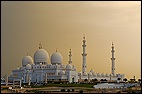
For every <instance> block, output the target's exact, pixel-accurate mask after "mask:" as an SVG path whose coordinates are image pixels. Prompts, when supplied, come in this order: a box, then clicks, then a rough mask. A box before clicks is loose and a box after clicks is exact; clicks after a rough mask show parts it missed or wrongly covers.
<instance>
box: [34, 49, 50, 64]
mask: <svg viewBox="0 0 142 94" xmlns="http://www.w3.org/2000/svg"><path fill="white" fill-rule="evenodd" d="M48 59H49V55H48V53H47V51H46V50H44V49H38V50H37V51H36V52H35V53H34V63H35V64H40V63H42V64H47V60H48Z"/></svg>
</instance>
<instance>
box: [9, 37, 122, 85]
mask: <svg viewBox="0 0 142 94" xmlns="http://www.w3.org/2000/svg"><path fill="white" fill-rule="evenodd" d="M82 47H83V53H82V59H83V61H82V72H78V71H77V69H76V67H75V66H74V65H73V64H72V53H71V49H70V51H69V61H68V64H67V65H64V64H62V60H63V57H62V55H61V54H60V53H59V52H58V51H57V50H56V52H54V53H53V54H52V55H51V57H50V58H49V54H48V52H47V51H46V50H44V49H43V48H42V45H41V44H40V45H39V49H38V50H37V51H36V52H35V53H34V60H33V59H32V57H31V56H29V55H28V54H27V56H25V57H24V58H23V59H22V66H21V67H18V68H17V69H15V70H12V73H11V75H10V76H9V77H8V81H14V80H21V81H22V82H23V83H29V82H32V83H48V82H68V83H72V82H76V83H78V82H81V81H84V80H85V79H87V80H88V81H91V80H92V79H97V80H101V79H106V80H108V81H110V80H111V81H117V80H118V78H119V79H120V80H121V81H122V80H123V79H124V74H115V58H114V52H115V51H114V46H113V44H112V50H111V52H112V58H111V61H112V67H111V74H107V73H106V74H104V73H101V74H100V73H97V72H94V71H93V70H90V72H88V73H87V71H86V68H87V64H86V56H87V54H86V39H85V37H83V45H82ZM49 59H50V60H51V63H49V62H48V61H49Z"/></svg>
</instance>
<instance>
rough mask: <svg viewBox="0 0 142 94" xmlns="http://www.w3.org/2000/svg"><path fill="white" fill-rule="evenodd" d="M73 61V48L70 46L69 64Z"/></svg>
mask: <svg viewBox="0 0 142 94" xmlns="http://www.w3.org/2000/svg"><path fill="white" fill-rule="evenodd" d="M71 63H72V54H71V48H70V51H69V64H71Z"/></svg>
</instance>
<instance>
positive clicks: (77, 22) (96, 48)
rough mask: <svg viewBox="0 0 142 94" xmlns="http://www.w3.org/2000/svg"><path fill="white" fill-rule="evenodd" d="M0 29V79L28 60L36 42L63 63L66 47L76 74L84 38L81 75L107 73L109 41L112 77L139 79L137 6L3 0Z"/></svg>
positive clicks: (83, 2) (101, 2)
mask: <svg viewBox="0 0 142 94" xmlns="http://www.w3.org/2000/svg"><path fill="white" fill-rule="evenodd" d="M1 28H2V29H1V76H4V75H5V74H6V75H10V74H11V72H12V70H13V69H17V67H18V66H19V67H20V66H21V65H22V58H23V57H24V56H25V55H27V53H28V54H29V55H30V56H31V57H33V56H34V53H35V52H36V50H38V47H39V43H40V42H41V44H42V46H43V48H44V49H45V50H46V51H47V52H48V54H49V55H50V56H51V55H52V53H54V52H55V51H56V48H57V50H58V52H60V53H61V54H62V56H63V64H68V55H69V49H70V47H71V48H72V55H73V56H72V60H73V63H72V64H73V65H75V66H76V68H77V71H79V72H80V71H81V69H82V56H81V54H82V40H83V36H84V34H85V36H86V44H87V48H86V51H87V54H88V55H87V72H89V71H90V70H91V69H93V70H94V72H99V73H110V72H111V59H110V58H111V43H112V41H113V43H114V47H115V57H116V60H115V67H116V73H122V74H125V76H126V78H128V79H131V78H133V76H136V79H138V78H141V2H140V1H129V2H127V1H12V2H11V1H3V2H1ZM49 63H50V60H49Z"/></svg>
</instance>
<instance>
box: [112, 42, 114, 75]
mask: <svg viewBox="0 0 142 94" xmlns="http://www.w3.org/2000/svg"><path fill="white" fill-rule="evenodd" d="M111 48H112V50H111V52H112V58H111V61H112V67H111V73H112V75H115V58H114V52H115V50H114V46H113V42H112V47H111Z"/></svg>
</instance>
